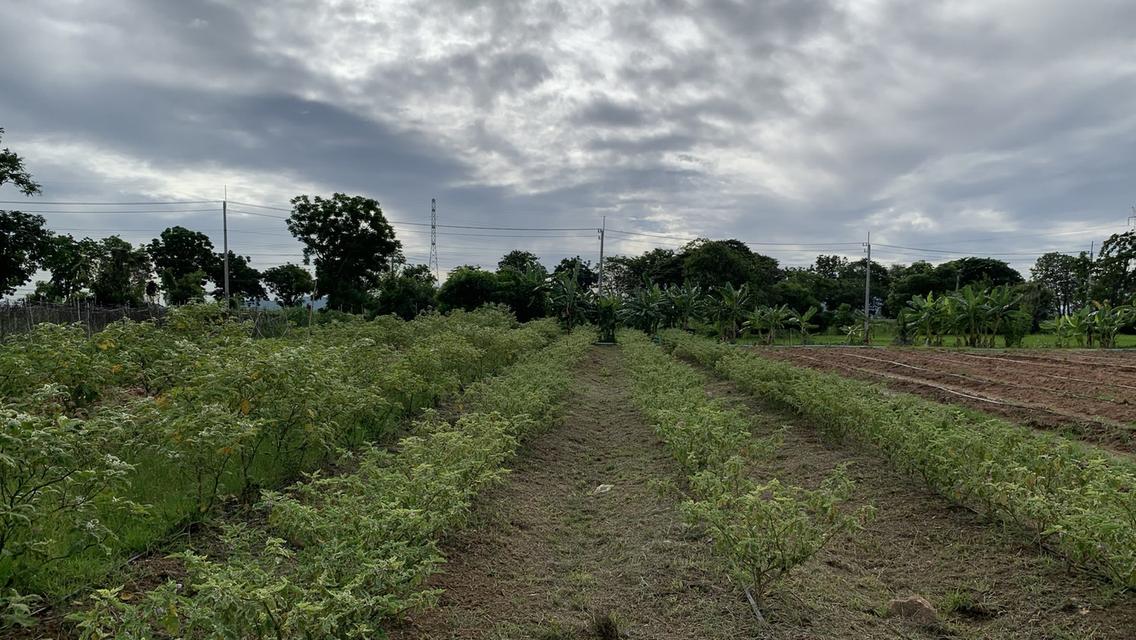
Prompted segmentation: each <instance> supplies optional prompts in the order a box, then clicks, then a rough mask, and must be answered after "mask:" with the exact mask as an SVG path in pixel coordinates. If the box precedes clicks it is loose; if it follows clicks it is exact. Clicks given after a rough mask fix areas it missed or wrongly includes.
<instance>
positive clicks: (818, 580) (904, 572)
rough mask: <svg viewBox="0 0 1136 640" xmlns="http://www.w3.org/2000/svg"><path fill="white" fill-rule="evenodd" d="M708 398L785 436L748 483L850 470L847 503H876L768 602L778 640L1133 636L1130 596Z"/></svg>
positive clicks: (898, 482)
mask: <svg viewBox="0 0 1136 640" xmlns="http://www.w3.org/2000/svg"><path fill="white" fill-rule="evenodd" d="M709 391H710V393H712V394H713V395H716V396H719V397H726V398H731V399H733V400H735V401H737V402H739V403H742V404H743V406H746V407H748V408H749V409H750V410H752V412H753V414H754V419H755V429H754V431H755V436H762V435H767V434H771V433H773V432H775V431H779V430H781V429H785V430H784V431H783V432H782V435H781V436H780V437H781V438H782V440H783V444H782V445H781V446H780V447H779V449H778V453H777V454H776V456H775V458H774V459H773V460H770V461H767V462H765V463H760V464H758V465H757V466H756V467H755V469H754V474H755V475H756V476H758V477H762V478H774V477H775V478H779V479H780V480H781V481H782V482H787V483H793V484H797V485H801V486H808V487H812V486H816V485H818V484H819V483H820V482H821V481H822V480H823V478H825V477H826V476H827V475H828V474H829V473H831V471H832V469H833V468H835V467H836V466H837V465H840V464H848V465H850V466H849V472H850V475H851V477H852V478H854V479H855V481H856V498H855V505H852V506H858V505H861V504H872V505H874V506H875V507H876V516H875V518H874V519H873V520H872V521H871V522H869V524H868V525H867V528H866V530H864V531H861V532H859V533H857V534H855V535H854V536H853V537H852V538H850V539H847V540H843V541H836V542H835V543H834V544H832V545H830V546H829V547H828V548H827V549H825V550H824V551H822V552H821V553H820V554H819V556H818V557H817V558H816V559H815V560H814V561H812V562H811V563H809V564H807V565H805V566H804V567H802V568H800V569H799V570H798V571H797V572H796V573H794V574H792V575H791V576H790V577H789V579H788V580H787V581H786V582H785V583H784V584H783V585H781V587H780V588H779V589H777V590H775V593H774V594H773V596H772V598H771V599H770V604H769V608H770V612H769V618H770V621H771V623H772V628H771V630H770V631H769V632H768V633H767V634H766V635H765V636H764V637H767V638H770V639H774V640H782V639H784V640H788V639H794V640H796V639H804V638H849V639H851V638H865V639H872V638H991V639H993V638H998V639H1009V638H1013V639H1037V640H1042V639H1046V640H1049V639H1054V638H1068V639H1073V638H1096V639H1104V638H1116V639H1117V640H1120V639H1131V638H1133V637H1136V595H1133V594H1117V593H1116V591H1115V589H1113V588H1112V587H1111V586H1109V585H1108V584H1106V583H1105V582H1103V581H1102V580H1100V579H1098V578H1096V577H1095V576H1091V575H1088V574H1085V573H1083V572H1080V571H1076V570H1070V569H1069V568H1068V567H1066V566H1065V565H1064V563H1063V562H1062V561H1061V560H1059V559H1057V558H1055V557H1053V556H1050V555H1048V554H1046V553H1043V552H1041V551H1039V550H1038V549H1037V548H1036V547H1035V546H1034V545H1033V544H1032V543H1031V539H1030V537H1029V535H1028V534H1027V533H1026V532H1024V531H1020V530H1014V529H1012V528H1008V527H1003V526H1002V525H1000V524H997V523H992V522H989V521H988V520H986V519H985V518H983V517H981V516H979V515H977V514H975V513H973V512H971V511H969V510H966V509H963V508H960V507H957V506H954V505H952V504H950V503H949V502H947V501H946V500H944V499H942V498H940V497H939V496H936V495H935V494H933V493H931V492H930V491H928V490H926V489H924V488H923V487H922V486H921V485H920V484H919V483H918V481H917V480H915V479H913V478H910V477H907V476H903V475H901V474H899V473H897V472H895V471H893V470H891V469H890V468H889V467H888V465H887V463H886V462H885V461H884V460H883V459H881V458H879V457H877V456H876V455H874V454H872V453H871V452H865V451H858V450H856V449H855V448H854V447H852V446H844V445H839V446H837V445H833V444H832V443H828V442H825V441H823V440H822V439H821V437H820V436H819V435H818V432H817V431H816V430H815V429H812V428H810V427H808V426H807V425H805V424H801V423H800V422H799V421H797V420H795V419H794V418H791V417H787V416H785V415H784V414H779V413H777V412H776V411H774V410H772V409H770V408H768V407H764V406H762V405H761V404H760V403H759V402H758V401H757V400H755V399H754V398H753V397H752V396H749V395H747V394H744V393H743V392H741V391H739V390H738V389H737V387H736V386H734V385H733V384H732V383H730V382H726V381H718V382H715V383H713V384H712V385H711V386H710V388H709ZM914 594H917V595H921V596H923V597H925V598H927V599H928V600H929V601H930V602H931V603H932V604H933V605H934V606H935V608H936V609H937V610H938V613H939V622H938V623H936V624H934V625H930V626H919V625H915V624H914V623H909V622H903V621H901V620H899V619H896V618H888V617H886V615H885V614H886V611H887V603H888V602H889V601H890V600H891V599H893V598H904V597H907V596H910V595H914Z"/></svg>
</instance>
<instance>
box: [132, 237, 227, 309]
mask: <svg viewBox="0 0 1136 640" xmlns="http://www.w3.org/2000/svg"><path fill="white" fill-rule="evenodd" d="M149 252H150V257H151V258H152V259H153V261H154V268H155V269H156V270H157V272H158V279H159V281H160V282H161V283H162V292H163V293H164V294H165V296H166V302H168V303H169V304H185V303H187V302H192V301H195V300H203V299H204V298H205V280H206V279H207V278H208V277H209V274H210V273H213V272H214V268H215V265H216V263H217V259H218V258H217V256H216V255H215V254H214V253H213V242H212V241H210V240H209V236H207V235H205V234H204V233H201V232H200V231H191V230H189V229H186V228H185V227H180V226H177V227H170V228H168V229H166V230H165V231H163V232H162V235H161V236H159V237H158V238H155V239H154V241H153V242H151V243H150V245H149Z"/></svg>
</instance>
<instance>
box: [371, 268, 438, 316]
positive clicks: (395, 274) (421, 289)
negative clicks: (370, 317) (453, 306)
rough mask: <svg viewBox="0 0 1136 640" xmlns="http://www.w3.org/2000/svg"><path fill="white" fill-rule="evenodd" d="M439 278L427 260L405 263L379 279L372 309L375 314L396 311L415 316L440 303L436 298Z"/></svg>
mask: <svg viewBox="0 0 1136 640" xmlns="http://www.w3.org/2000/svg"><path fill="white" fill-rule="evenodd" d="M436 282H437V280H436V279H435V278H434V274H433V273H431V272H430V267H429V266H427V265H424V264H419V265H414V266H410V267H407V266H404V267H402V268H401V269H397V270H395V271H392V272H390V273H385V274H383V275H382V277H381V278H380V279H379V288H378V290H376V291H374V292H373V293H372V302H371V304H370V306H369V311H371V313H373V314H375V315H387V314H394V315H396V316H398V317H400V318H402V319H403V320H411V319H413V318H414V317H415V316H417V315H418V314H420V313H422V312H424V311H427V310H429V309H432V308H434V307H435V306H437V301H436V300H435V295H436V289H435V283H436Z"/></svg>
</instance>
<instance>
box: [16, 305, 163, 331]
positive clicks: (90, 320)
mask: <svg viewBox="0 0 1136 640" xmlns="http://www.w3.org/2000/svg"><path fill="white" fill-rule="evenodd" d="M165 316H166V308H165V307H163V306H160V305H148V306H144V307H100V306H97V305H95V304H93V303H90V302H83V301H76V302H72V303H67V304H51V303H40V302H33V303H25V302H0V338H2V337H4V336H7V335H9V334H12V333H20V332H23V331H29V330H31V328H32V327H34V326H36V325H37V324H41V323H44V322H51V323H54V324H74V323H79V324H81V325H83V326H84V327H85V328H86V329H87V332H88V333H94V332H96V331H102V330H103V329H105V328H106V326H107V325H108V324H110V323H112V322H115V321H116V320H121V319H123V318H130V319H131V320H151V319H159V320H160V319H162V318H164V317H165Z"/></svg>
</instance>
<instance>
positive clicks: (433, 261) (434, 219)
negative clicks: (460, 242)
mask: <svg viewBox="0 0 1136 640" xmlns="http://www.w3.org/2000/svg"><path fill="white" fill-rule="evenodd" d="M430 268H431V269H433V270H434V279H435V280H438V279H439V278H440V276H439V274H438V204H437V201H436V200H435V199H434V198H430Z"/></svg>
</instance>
